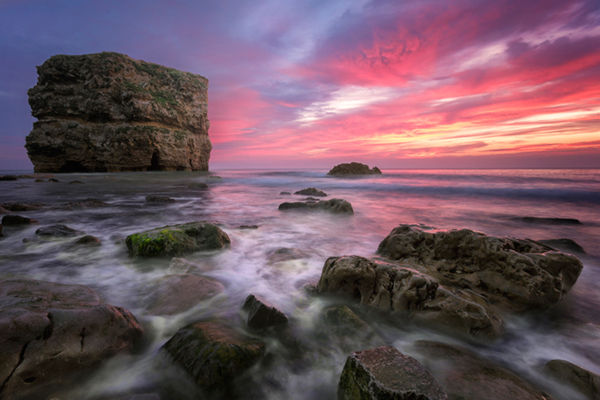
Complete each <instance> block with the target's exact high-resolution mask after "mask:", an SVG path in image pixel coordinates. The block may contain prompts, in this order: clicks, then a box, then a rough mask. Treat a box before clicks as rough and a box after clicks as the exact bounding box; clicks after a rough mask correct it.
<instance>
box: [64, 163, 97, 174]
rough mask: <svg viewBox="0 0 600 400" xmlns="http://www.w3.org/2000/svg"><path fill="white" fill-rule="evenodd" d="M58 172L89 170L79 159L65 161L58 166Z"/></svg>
mask: <svg viewBox="0 0 600 400" xmlns="http://www.w3.org/2000/svg"><path fill="white" fill-rule="evenodd" d="M60 172H90V170H89V169H88V168H86V167H84V166H83V165H82V164H81V163H80V162H79V161H65V163H64V164H63V165H62V167H61V168H60Z"/></svg>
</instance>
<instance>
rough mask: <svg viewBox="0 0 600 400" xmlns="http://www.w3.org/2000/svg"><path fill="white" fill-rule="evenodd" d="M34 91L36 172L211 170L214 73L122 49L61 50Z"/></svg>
mask: <svg viewBox="0 0 600 400" xmlns="http://www.w3.org/2000/svg"><path fill="white" fill-rule="evenodd" d="M37 71H38V75H39V77H38V82H37V85H36V86H35V87H33V88H32V89H30V90H29V91H28V95H29V104H30V105H31V112H32V115H33V116H34V117H36V118H37V119H38V121H37V122H35V123H34V125H33V130H32V131H31V133H30V134H29V136H27V138H26V145H25V147H26V148H27V153H28V155H29V158H30V159H31V162H32V163H33V165H34V170H35V172H121V171H207V170H208V160H209V157H210V151H211V149H212V145H211V143H210V140H209V137H208V128H209V126H210V124H209V121H208V79H206V78H205V77H203V76H200V75H194V74H192V73H189V72H181V71H178V70H175V69H172V68H167V67H163V66H161V65H157V64H152V63H148V62H145V61H139V60H134V59H132V58H130V57H128V56H126V55H123V54H118V53H108V52H103V53H98V54H87V55H79V56H67V55H56V56H53V57H50V58H49V59H48V60H47V61H46V62H44V64H42V65H41V66H38V67H37Z"/></svg>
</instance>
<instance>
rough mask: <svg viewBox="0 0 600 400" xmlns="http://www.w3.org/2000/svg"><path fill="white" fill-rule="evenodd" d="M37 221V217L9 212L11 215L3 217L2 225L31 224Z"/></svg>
mask: <svg viewBox="0 0 600 400" xmlns="http://www.w3.org/2000/svg"><path fill="white" fill-rule="evenodd" d="M37 223H38V220H37V219H31V218H27V217H21V216H20V215H13V214H9V215H5V216H4V217H2V225H4V226H8V225H31V224H37Z"/></svg>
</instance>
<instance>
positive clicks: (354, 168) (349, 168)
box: [327, 162, 381, 175]
mask: <svg viewBox="0 0 600 400" xmlns="http://www.w3.org/2000/svg"><path fill="white" fill-rule="evenodd" d="M327 175H381V170H380V169H379V168H377V167H373V168H372V169H369V166H368V165H366V164H361V163H357V162H351V163H344V164H338V165H336V166H335V167H333V168H332V169H331V170H330V171H329V172H328V173H327Z"/></svg>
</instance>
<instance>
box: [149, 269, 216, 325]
mask: <svg viewBox="0 0 600 400" xmlns="http://www.w3.org/2000/svg"><path fill="white" fill-rule="evenodd" d="M157 283H158V285H157V288H156V290H155V291H154V293H153V294H151V295H150V296H149V299H148V302H149V307H148V313H149V314H153V315H175V314H179V313H182V312H184V311H187V310H189V309H190V308H192V307H194V306H195V305H197V304H198V303H199V302H201V301H203V300H207V299H210V298H212V297H214V296H216V295H218V294H219V293H222V292H223V291H224V290H225V287H224V286H223V285H222V284H221V283H220V282H219V281H217V280H216V279H213V278H209V277H206V276H197V275H187V274H178V275H168V276H165V277H163V278H160V279H159V280H158V282H157Z"/></svg>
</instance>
